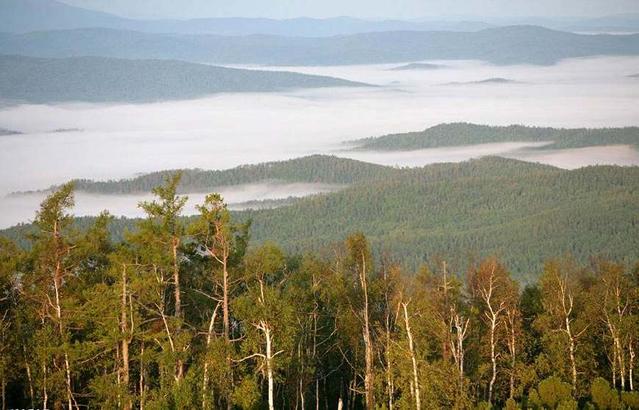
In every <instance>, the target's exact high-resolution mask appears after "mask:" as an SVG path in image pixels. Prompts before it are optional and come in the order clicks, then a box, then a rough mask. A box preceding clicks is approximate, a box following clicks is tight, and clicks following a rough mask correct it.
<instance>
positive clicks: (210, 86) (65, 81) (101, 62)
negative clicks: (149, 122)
mask: <svg viewBox="0 0 639 410" xmlns="http://www.w3.org/2000/svg"><path fill="white" fill-rule="evenodd" d="M361 85H362V84H358V83H353V82H350V81H345V80H340V79H337V78H330V77H321V76H313V75H305V74H298V73H291V72H275V71H258V70H242V69H235V68H226V67H214V66H209V65H204V64H194V63H187V62H182V61H167V60H122V59H114V58H103V57H73V58H60V59H58V58H50V59H45V58H32V57H21V56H0V96H1V98H2V99H4V100H9V101H17V102H29V103H52V102H65V101H86V102H146V101H161V100H176V99H189V98H197V97H203V96H206V95H209V94H214V93H222V92H266V91H280V90H288V89H296V88H317V87H349V86H361Z"/></svg>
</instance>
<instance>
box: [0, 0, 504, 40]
mask: <svg viewBox="0 0 639 410" xmlns="http://www.w3.org/2000/svg"><path fill="white" fill-rule="evenodd" d="M0 27H1V29H0V31H4V32H11V33H26V32H30V31H44V30H66V29H77V28H92V27H102V28H111V29H118V30H133V31H140V32H147V33H180V34H219V35H231V36H241V35H250V34H269V35H279V36H304V37H325V36H334V35H344V34H355V33H365V32H375V31H395V30H414V31H432V30H446V31H475V30H481V29H485V28H488V27H492V25H490V24H487V23H483V22H480V21H423V22H422V21H401V20H381V21H370V20H363V19H357V18H352V17H335V18H327V19H315V18H294V19H285V20H276V19H266V18H200V19H190V20H169V19H163V20H135V19H127V18H122V17H119V16H115V15H112V14H108V13H102V12H98V11H93V10H87V9H83V8H79V7H74V6H70V5H67V4H64V3H62V2H58V1H52V0H0Z"/></svg>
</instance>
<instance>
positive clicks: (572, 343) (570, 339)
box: [566, 316, 577, 391]
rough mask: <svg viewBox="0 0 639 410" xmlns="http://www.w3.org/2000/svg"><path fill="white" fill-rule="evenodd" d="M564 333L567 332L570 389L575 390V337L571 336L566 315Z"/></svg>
mask: <svg viewBox="0 0 639 410" xmlns="http://www.w3.org/2000/svg"><path fill="white" fill-rule="evenodd" d="M566 333H567V334H568V342H569V343H568V352H569V357H570V368H571V373H572V389H573V391H575V390H577V363H576V361H575V339H574V338H573V336H572V330H571V327H570V319H569V318H568V316H566Z"/></svg>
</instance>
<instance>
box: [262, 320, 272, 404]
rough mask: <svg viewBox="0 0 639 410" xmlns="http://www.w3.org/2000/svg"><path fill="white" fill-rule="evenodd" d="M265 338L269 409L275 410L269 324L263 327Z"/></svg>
mask: <svg viewBox="0 0 639 410" xmlns="http://www.w3.org/2000/svg"><path fill="white" fill-rule="evenodd" d="M263 331H264V337H265V338H266V374H267V377H268V408H269V410H275V400H274V396H273V394H274V391H273V390H274V386H273V363H272V360H273V351H272V345H271V343H272V340H271V328H270V327H269V326H268V324H264V326H263Z"/></svg>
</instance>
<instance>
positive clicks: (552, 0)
mask: <svg viewBox="0 0 639 410" xmlns="http://www.w3.org/2000/svg"><path fill="white" fill-rule="evenodd" d="M62 1H64V2H65V3H68V4H72V5H76V6H81V7H85V8H91V9H97V10H102V11H106V12H110V13H115V14H119V15H123V16H128V17H169V18H192V17H238V16H239V17H272V18H290V17H300V16H309V17H333V16H354V17H368V18H403V19H411V18H422V17H442V16H460V15H464V16H471V15H474V16H488V17H506V16H509V17H513V16H541V17H544V16H547V17H550V16H603V15H609V14H618V13H639V0H62Z"/></svg>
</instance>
